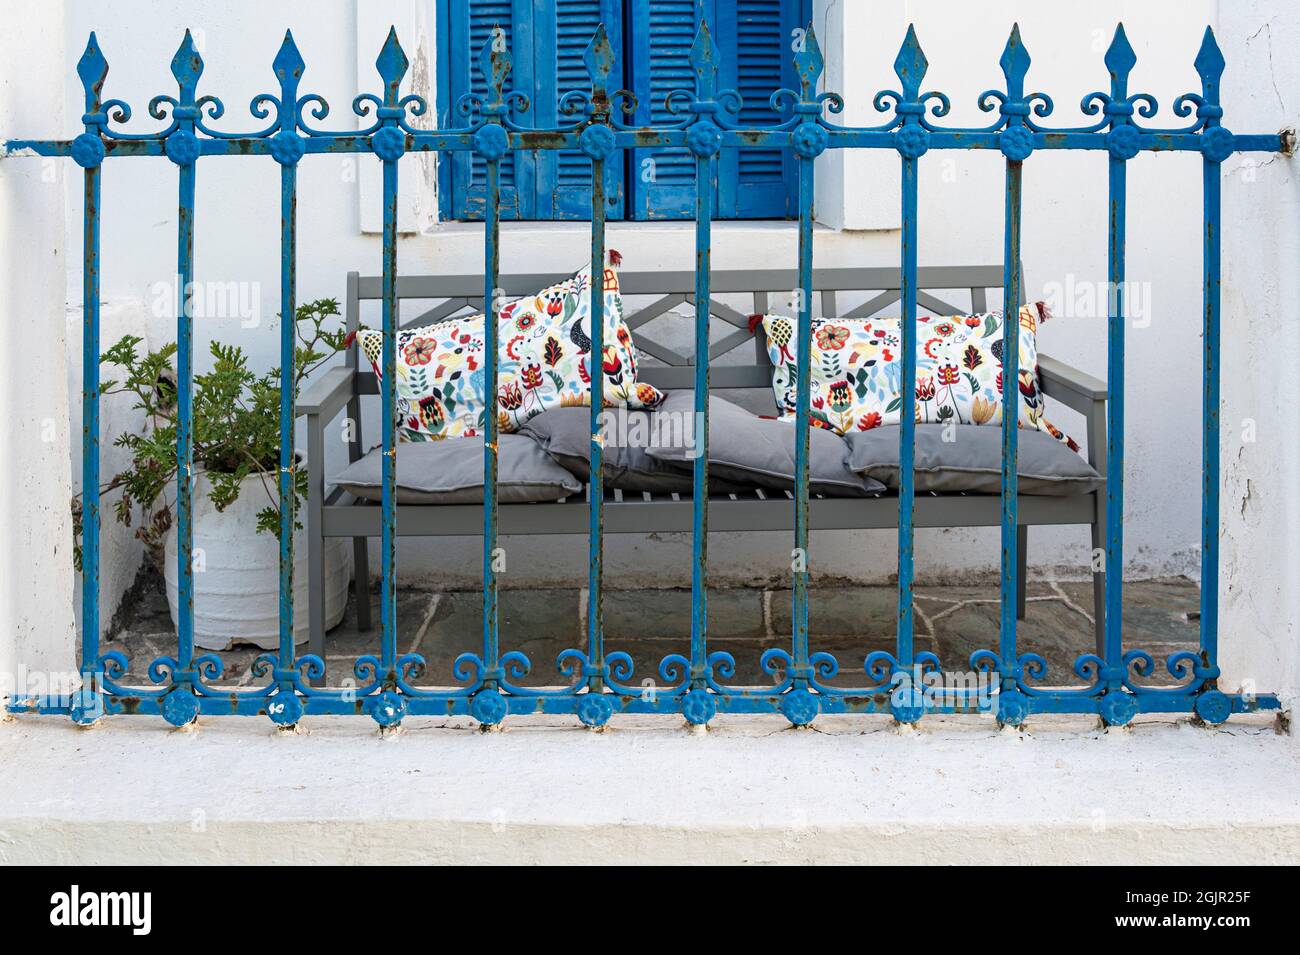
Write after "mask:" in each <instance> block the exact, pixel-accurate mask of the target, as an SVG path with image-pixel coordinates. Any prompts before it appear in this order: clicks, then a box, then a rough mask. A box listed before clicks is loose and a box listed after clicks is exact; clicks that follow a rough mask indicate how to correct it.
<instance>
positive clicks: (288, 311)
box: [280, 164, 324, 670]
mask: <svg viewBox="0 0 1300 955" xmlns="http://www.w3.org/2000/svg"><path fill="white" fill-rule="evenodd" d="M297 190H298V167H297V166H295V165H291V164H286V165H284V166H281V167H280V667H281V668H282V669H286V670H287V669H289V668H290V667H292V666H293V646H294V619H293V534H294V524H295V515H296V505H297V497H296V494H295V490H294V486H295V483H296V482H295V477H296V470H297V468H296V463H295V458H294V436H293V432H294V393H293V390H294V354H295V350H296V349H295V347H294V346H295V335H296V332H297V322H296V320H295V318H296V316H295V309H296V303H295V301H294V297H295V296H294V291H295V283H296V281H297V278H296V272H297V241H298V234H297V233H298V197H297ZM323 466H324V462H323V461H313V462H312V467H317V468H319V467H323Z"/></svg>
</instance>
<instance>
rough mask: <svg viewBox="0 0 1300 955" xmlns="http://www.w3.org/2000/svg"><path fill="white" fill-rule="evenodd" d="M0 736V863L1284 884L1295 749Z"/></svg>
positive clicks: (850, 736)
mask: <svg viewBox="0 0 1300 955" xmlns="http://www.w3.org/2000/svg"><path fill="white" fill-rule="evenodd" d="M305 725H306V726H307V727H308V732H307V733H306V734H303V735H288V734H284V733H281V732H277V731H275V730H273V729H272V727H271V724H270V723H269V722H268V721H262V720H258V719H251V718H250V719H244V718H237V717H236V718H220V719H218V718H211V719H205V720H204V721H203V723H202V725H201V726H200V727H199V728H198V729H197V730H196V731H189V732H185V731H176V730H170V729H168V728H166V727H165V725H164V724H163V723H162V721H161V720H156V719H148V718H144V717H121V718H117V719H112V720H109V721H107V723H106V724H105V725H101V726H99V727H96V728H94V729H91V730H88V731H87V730H80V729H78V728H76V727H74V726H73V725H72V724H71V723H70V722H69V721H67V720H66V719H61V718H54V717H50V718H28V717H24V718H21V719H17V720H12V721H9V722H7V723H5V724H4V725H2V726H0V765H4V766H5V772H4V773H3V774H0V862H4V863H76V864H87V863H91V862H107V861H110V860H111V861H115V862H123V863H138V864H158V863H173V862H187V863H218V862H222V863H229V862H234V863H248V864H264V863H272V862H300V863H325V862H343V863H348V862H355V863H410V862H428V863H454V862H469V863H473V862H521V863H541V862H554V863H565V862H572V863H587V862H590V860H591V859H593V858H602V857H604V858H620V859H623V860H631V859H635V860H637V861H638V862H640V863H646V864H653V863H706V862H749V863H806V862H821V863H836V862H844V863H894V864H897V863H900V862H902V861H904V860H906V861H910V862H916V861H918V860H924V859H931V860H934V861H935V862H936V863H942V862H957V863H970V862H983V863H990V864H993V863H1037V862H1046V863H1057V864H1061V863H1065V864H1079V863H1106V862H1123V863H1184V864H1202V863H1211V862H1217V863H1290V864H1295V863H1296V862H1298V861H1300V748H1298V747H1297V746H1296V740H1295V739H1294V738H1292V737H1290V736H1288V735H1285V734H1282V733H1279V732H1278V730H1277V725H1276V722H1275V721H1274V720H1273V719H1270V718H1267V717H1264V716H1261V715H1251V716H1246V717H1238V718H1234V719H1233V720H1232V721H1231V722H1230V723H1228V724H1227V725H1225V726H1223V727H1219V728H1217V729H1206V728H1204V727H1201V726H1196V725H1192V724H1190V723H1188V722H1185V721H1179V720H1173V719H1171V718H1163V717H1139V719H1138V720H1137V721H1136V722H1135V724H1134V725H1133V726H1132V727H1130V728H1128V729H1124V730H1118V731H1110V732H1105V731H1101V730H1099V729H1097V728H1096V726H1095V725H1094V723H1093V722H1092V721H1090V720H1087V719H1080V718H1074V717H1050V718H1048V717H1042V718H1038V719H1036V720H1034V721H1033V724H1032V726H1031V731H1030V732H1029V733H1028V734H1020V733H1016V732H1014V731H1003V732H998V731H997V730H996V729H995V728H993V726H992V724H991V723H990V722H988V721H987V720H986V719H980V718H971V717H941V718H934V717H928V718H927V719H926V721H925V722H924V723H923V724H922V727H921V728H920V729H919V730H915V731H911V732H900V731H897V730H894V729H891V728H890V727H889V725H888V723H887V722H886V721H884V720H881V719H863V718H846V717H823V718H821V719H819V720H818V722H817V727H816V729H811V730H792V729H790V728H789V727H788V724H786V722H785V721H784V720H783V719H780V718H766V717H758V718H747V717H727V716H721V717H719V718H718V719H717V721H716V726H715V727H714V728H712V729H711V730H710V731H709V732H708V733H706V734H705V733H692V732H689V731H688V730H686V729H685V728H684V727H683V724H681V723H680V721H679V720H677V719H674V718H664V717H628V716H624V717H615V719H614V720H613V722H612V723H611V726H610V727H609V728H608V729H607V730H606V731H604V732H600V733H596V732H591V731H589V730H585V729H582V728H581V727H579V726H578V725H577V721H576V720H574V719H572V718H548V717H527V718H522V717H512V718H511V719H510V720H509V722H508V728H507V729H506V730H505V731H504V732H499V733H490V734H484V733H481V732H479V731H478V730H477V729H476V728H475V727H474V725H473V724H472V722H471V721H469V720H460V719H449V720H434V719H427V718H426V719H408V720H407V722H406V726H405V728H404V730H403V732H402V733H400V734H399V735H397V736H395V737H391V738H380V737H379V735H378V734H377V733H376V732H375V730H374V724H373V723H371V721H370V720H368V719H362V718H357V719H352V718H342V717H316V718H311V719H310V721H309V722H307V723H306V724H305Z"/></svg>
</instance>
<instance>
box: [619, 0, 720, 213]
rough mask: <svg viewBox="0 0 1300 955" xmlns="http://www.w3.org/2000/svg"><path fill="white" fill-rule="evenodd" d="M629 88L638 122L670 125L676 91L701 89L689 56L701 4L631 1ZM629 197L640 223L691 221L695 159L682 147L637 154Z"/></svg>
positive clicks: (707, 11) (708, 6)
mask: <svg viewBox="0 0 1300 955" xmlns="http://www.w3.org/2000/svg"><path fill="white" fill-rule="evenodd" d="M629 8H630V10H631V17H630V22H629V24H628V37H629V42H628V44H627V47H628V51H629V56H630V63H629V74H630V77H629V78H630V80H631V86H630V87H629V88H630V89H631V90H632V92H633V93H635V94H636V98H637V112H636V123H637V125H639V126H643V125H650V124H651V123H655V124H659V123H668V122H671V121H674V120H675V119H678V118H680V117H674V116H673V115H672V114H670V113H669V112H668V111H667V109H666V108H665V107H664V97H665V96H667V95H668V93H669V92H671V91H672V90H677V89H684V90H693V89H694V88H695V74H694V72H693V71H692V70H691V66H690V62H689V59H688V56H689V54H690V49H691V43H692V42H693V41H694V39H695V31H696V29H697V27H698V25H699V21H700V17H701V15H704V16H706V17H708V19H709V22H710V23H711V24H712V23H714V22H715V21H714V19H713V17H712V12H713V3H712V2H707V3H702V2H701V0H629ZM630 155H631V161H630V165H629V168H628V195H629V199H630V201H631V215H632V217H633V218H636V219H690V218H693V217H694V215H695V157H694V156H692V155H691V153H690V152H689V151H688V150H686V149H682V148H676V149H634V150H631V153H630Z"/></svg>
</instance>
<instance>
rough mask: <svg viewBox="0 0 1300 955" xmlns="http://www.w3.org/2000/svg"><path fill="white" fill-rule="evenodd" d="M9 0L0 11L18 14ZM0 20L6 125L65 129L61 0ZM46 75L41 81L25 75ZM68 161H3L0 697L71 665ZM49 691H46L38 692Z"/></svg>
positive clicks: (1, 119)
mask: <svg viewBox="0 0 1300 955" xmlns="http://www.w3.org/2000/svg"><path fill="white" fill-rule="evenodd" d="M17 6H19V5H18V4H11V3H6V4H5V9H4V11H3V15H2V16H3V20H4V21H5V22H7V23H12V22H14V21H13V19H11V14H13V15H15V16H16V13H17V11H16V10H11V9H10V8H11V7H17ZM22 6H24V7H30V9H25V10H24V11H22V20H23V28H22V30H21V31H18V30H15V29H9V28H6V29H4V30H0V63H2V64H3V67H2V68H0V129H2V130H5V131H6V132H11V131H15V130H22V131H23V132H24V133H26V134H28V135H30V136H31V137H33V138H38V137H41V136H48V137H56V136H58V135H60V134H61V133H62V131H63V130H64V129H65V128H66V127H65V126H64V115H63V92H62V83H61V81H60V80H58V79H56V78H55V77H54V74H53V71H52V70H51V64H56V63H57V64H62V63H65V62H66V60H65V57H64V53H63V10H62V4H61V3H53V2H52V3H48V4H39V5H37V4H30V5H28V4H24V5H22ZM32 77H39V78H40V81H39V82H31V81H30V78H32ZM65 175H67V168H66V166H65V164H64V163H63V162H61V161H57V160H48V161H47V160H42V159H40V158H36V157H30V158H25V157H11V158H6V159H3V160H0V292H2V293H3V300H4V314H3V320H0V460H3V461H4V462H5V464H6V471H7V473H6V480H5V489H4V491H3V493H0V679H3V680H4V681H5V685H3V686H0V697H2V696H4V695H5V694H7V693H12V692H14V690H15V686H14V681H17V682H18V683H19V684H20V685H19V686H18V687H17V689H18V690H19V691H32V690H35V691H41V690H40V686H41V685H42V683H41V682H40V681H43V680H46V679H49V678H51V677H54V676H55V675H56V674H58V673H65V674H66V673H67V672H68V671H73V672H75V670H76V664H75V662H74V660H73V657H72V647H73V639H72V637H73V615H72V529H71V514H70V510H69V499H70V495H71V485H70V482H69V474H68V446H69V434H68V389H67V378H66V375H65V367H66V347H65V342H64V324H63V322H64V304H63V303H64V272H65V269H66V268H67V261H66V260H67V251H66V244H65V237H64V207H63V177H64V176H65ZM42 692H43V691H42Z"/></svg>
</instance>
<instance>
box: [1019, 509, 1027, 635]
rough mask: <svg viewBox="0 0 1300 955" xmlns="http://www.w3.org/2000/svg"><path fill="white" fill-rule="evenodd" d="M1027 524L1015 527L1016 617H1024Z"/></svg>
mask: <svg viewBox="0 0 1300 955" xmlns="http://www.w3.org/2000/svg"><path fill="white" fill-rule="evenodd" d="M1028 551H1029V525H1027V524H1021V525H1020V526H1019V527H1017V528H1016V619H1017V620H1024V619H1025V588H1026V587H1027V584H1026V583H1025V577H1026V574H1025V568H1026V567H1027V566H1028V564H1029V555H1028Z"/></svg>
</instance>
